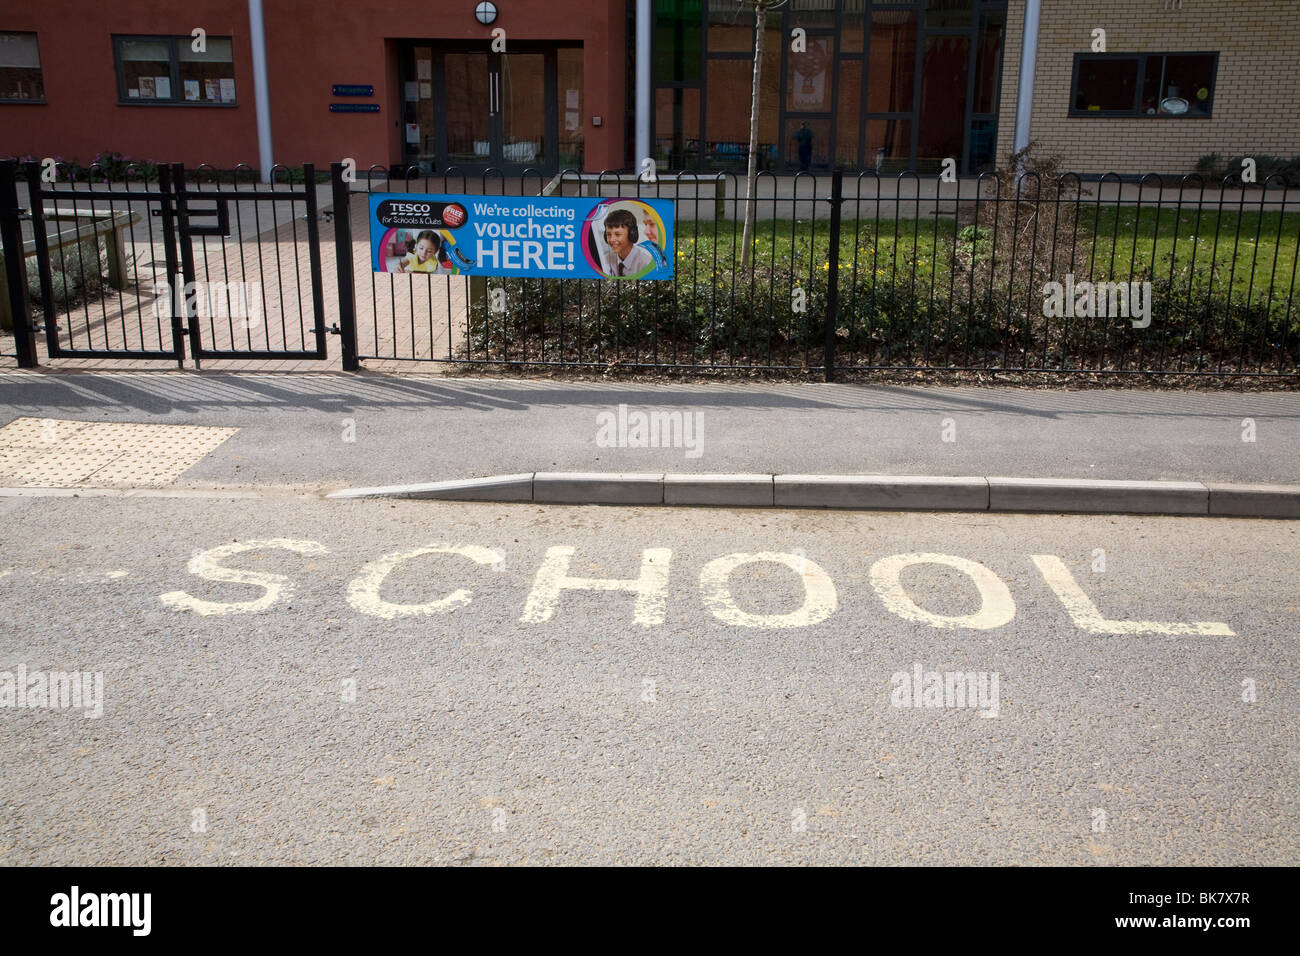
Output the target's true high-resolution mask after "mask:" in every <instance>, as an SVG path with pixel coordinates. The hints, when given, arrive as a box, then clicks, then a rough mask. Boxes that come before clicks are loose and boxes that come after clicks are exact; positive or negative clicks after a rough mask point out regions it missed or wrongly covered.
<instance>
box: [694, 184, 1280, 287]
mask: <svg viewBox="0 0 1300 956" xmlns="http://www.w3.org/2000/svg"><path fill="white" fill-rule="evenodd" d="M1004 213H1005V214H1006V215H1003V216H1002V217H1001V218H1000V219H999V222H998V230H999V233H1000V234H1001V233H1002V232H1003V230H1006V229H1010V228H1011V226H1012V223H1011V222H1010V220H1009V216H1010V213H1011V209H1010V207H1007V208H1006V209H1005V210H1004ZM1021 228H1022V229H1023V228H1024V223H1023V222H1022V223H1021ZM741 229H742V225H741V223H739V222H733V221H730V220H722V221H717V222H706V221H684V222H679V223H678V224H677V230H676V243H677V273H678V282H679V283H682V282H686V283H692V284H695V283H699V282H702V281H708V279H709V276H710V273H711V272H714V271H715V270H716V272H717V273H718V274H719V275H720V276H725V277H726V278H727V279H728V280H730V278H731V272H732V270H733V268H734V265H735V264H736V263H737V262H738V261H739V250H740V242H741ZM829 231H830V224H829V221H828V220H826V219H818V220H816V221H809V220H799V221H795V220H789V219H784V220H773V219H768V220H760V221H759V222H758V223H756V225H755V236H754V261H755V264H756V265H757V266H759V267H760V268H763V269H765V270H766V271H769V272H772V273H775V274H776V275H778V276H780V275H788V276H790V277H792V278H793V279H798V277H800V276H806V275H809V274H811V273H813V272H816V271H823V272H824V271H827V269H828V264H829V263H828V259H829V250H830V241H829ZM969 235H970V234H969V233H966V236H965V237H966V238H969ZM959 236H961V229H960V227H958V226H957V225H956V223H955V222H954V220H952V219H897V220H895V219H888V220H879V221H877V220H870V219H862V220H845V221H844V223H843V226H842V232H841V237H840V268H841V270H843V273H846V274H847V275H844V278H848V276H850V275H852V274H854V273H856V274H857V275H858V276H859V280H860V281H862V280H865V279H867V278H868V277H869V275H870V274H871V273H872V272H874V273H875V275H876V276H877V278H878V280H879V281H882V282H893V281H901V282H907V283H909V284H910V283H911V282H912V281H913V277H915V281H916V282H917V283H918V284H920V285H924V286H928V285H929V283H930V282H931V280H932V278H933V281H934V283H935V285H936V286H937V287H939V288H944V287H946V286H947V284H948V282H949V280H950V278H951V276H950V272H951V268H950V262H951V252H952V249H953V246H954V243H956V242H958V241H960V239H959ZM1094 237H1095V241H1094ZM1298 237H1300V213H1286V214H1283V213H1278V212H1265V213H1262V214H1261V213H1260V212H1258V211H1254V212H1252V211H1250V210H1245V211H1241V212H1238V211H1237V210H1230V209H1226V208H1225V209H1224V211H1223V212H1222V213H1220V212H1219V211H1218V208H1217V206H1213V205H1209V204H1207V205H1206V206H1205V207H1203V208H1202V209H1201V210H1200V211H1199V212H1198V211H1197V210H1196V209H1195V208H1190V209H1189V208H1184V209H1182V210H1178V209H1174V208H1162V209H1161V210H1160V211H1159V215H1158V216H1157V211H1156V209H1155V208H1154V207H1144V208H1142V209H1141V210H1138V209H1136V208H1134V207H1123V208H1121V209H1116V208H1114V207H1110V208H1103V209H1100V210H1098V209H1096V208H1090V207H1088V206H1087V205H1086V204H1083V205H1081V206H1080V207H1079V214H1078V222H1077V224H1076V228H1075V234H1074V240H1073V241H1074V242H1076V243H1078V247H1079V248H1080V249H1083V250H1085V251H1086V250H1087V249H1088V248H1089V244H1091V247H1092V255H1091V259H1090V262H1091V266H1092V272H1093V278H1094V279H1096V280H1098V281H1100V280H1120V281H1125V280H1128V279H1129V278H1130V277H1132V278H1134V279H1141V278H1142V277H1143V276H1144V275H1146V274H1147V270H1149V269H1150V268H1151V267H1152V264H1153V263H1154V265H1155V277H1156V278H1157V279H1160V278H1166V279H1167V278H1168V277H1169V275H1170V272H1171V269H1172V270H1174V271H1177V270H1181V269H1183V268H1188V267H1190V268H1192V269H1193V270H1194V271H1195V273H1196V274H1197V277H1198V280H1201V279H1204V278H1208V273H1209V268H1210V263H1211V261H1213V263H1214V276H1213V278H1214V287H1215V289H1216V290H1219V291H1220V292H1221V291H1222V290H1223V288H1224V286H1225V284H1227V283H1228V282H1229V281H1230V282H1231V286H1232V296H1233V299H1234V301H1245V299H1246V297H1247V296H1248V295H1249V296H1250V298H1251V299H1252V300H1254V301H1256V302H1261V301H1264V300H1265V299H1266V298H1267V296H1268V293H1269V288H1270V286H1271V287H1272V294H1273V299H1274V302H1277V301H1279V300H1282V301H1285V300H1286V298H1287V296H1288V295H1290V292H1291V288H1292V282H1293V280H1294V278H1295V275H1296V271H1297V270H1296V265H1297V262H1296V253H1297V247H1298V245H1300V243H1298V242H1297V239H1298ZM1031 239H1032V227H1029V230H1028V232H1024V233H1022V238H1021V240H1020V241H1021V242H1022V243H1023V245H1022V246H1021V247H1020V252H1021V254H1022V255H1027V254H1028V249H1029V246H1030V242H1031ZM1070 241H1071V237H1070V234H1069V233H1068V232H1067V231H1064V230H1063V231H1062V232H1061V234H1060V235H1059V236H1058V238H1057V243H1058V249H1059V250H1060V251H1061V253H1064V251H1065V249H1066V248H1067V246H1068V244H1069V243H1070ZM962 245H963V247H964V248H965V249H967V250H969V248H970V246H969V243H968V242H963V243H962ZM1040 248H1045V249H1046V250H1048V251H1050V243H1048V244H1046V245H1045V246H1040ZM991 251H992V250H991V244H989V243H983V244H981V249H980V250H979V251H978V254H979V255H980V256H981V257H987V256H988V255H989V254H990V253H991ZM999 254H1000V255H1004V254H1005V252H1000V253H999ZM1171 256H1172V257H1173V258H1172V259H1171ZM715 257H716V258H715ZM1040 267H1041V262H1040ZM1087 277H1088V276H1087V275H1086V274H1084V275H1080V276H1077V277H1076V278H1077V279H1080V280H1082V279H1085V278H1087ZM956 278H957V281H960V280H961V278H962V277H961V275H958V276H957V277H956Z"/></svg>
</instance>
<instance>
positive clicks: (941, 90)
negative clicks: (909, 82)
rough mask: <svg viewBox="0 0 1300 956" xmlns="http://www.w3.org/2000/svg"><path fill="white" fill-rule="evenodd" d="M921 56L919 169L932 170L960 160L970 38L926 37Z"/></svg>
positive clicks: (917, 145) (943, 35) (923, 170)
mask: <svg viewBox="0 0 1300 956" xmlns="http://www.w3.org/2000/svg"><path fill="white" fill-rule="evenodd" d="M922 57H923V58H922V62H921V108H920V110H919V111H918V113H917V123H918V124H919V125H918V127H917V128H918V130H919V132H920V136H919V138H918V139H917V144H916V169H917V172H929V171H931V170H938V169H939V168H940V165H941V163H942V161H943V160H945V159H949V158H951V159H956V160H957V161H958V162H959V163H960V161H961V155H962V143H963V141H964V136H963V128H964V127H965V124H966V78H967V76H968V75H969V73H970V37H969V36H960V35H959V36H953V35H945V34H939V35H932V36H927V37H926V38H925V46H924V53H923V54H922Z"/></svg>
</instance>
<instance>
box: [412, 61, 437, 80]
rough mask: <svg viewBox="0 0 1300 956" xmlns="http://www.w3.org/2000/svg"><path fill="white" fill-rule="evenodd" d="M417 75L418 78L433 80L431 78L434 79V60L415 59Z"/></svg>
mask: <svg viewBox="0 0 1300 956" xmlns="http://www.w3.org/2000/svg"><path fill="white" fill-rule="evenodd" d="M415 77H416V79H418V80H431V79H433V61H432V60H416V61H415Z"/></svg>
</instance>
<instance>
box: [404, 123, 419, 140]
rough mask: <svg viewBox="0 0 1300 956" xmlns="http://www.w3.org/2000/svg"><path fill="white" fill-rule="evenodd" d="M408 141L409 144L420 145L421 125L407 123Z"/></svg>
mask: <svg viewBox="0 0 1300 956" xmlns="http://www.w3.org/2000/svg"><path fill="white" fill-rule="evenodd" d="M406 141H407V142H408V143H419V142H420V124H419V123H407V124H406Z"/></svg>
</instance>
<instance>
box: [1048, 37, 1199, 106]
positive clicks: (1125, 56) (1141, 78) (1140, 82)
mask: <svg viewBox="0 0 1300 956" xmlns="http://www.w3.org/2000/svg"><path fill="white" fill-rule="evenodd" d="M1171 56H1208V57H1211V58H1212V60H1213V63H1212V65H1211V67H1210V95H1209V97H1208V98H1207V99H1206V101H1205V112H1204V113H1192V112H1190V111H1189V112H1187V113H1162V112H1160V111H1159V110H1157V111H1156V112H1155V113H1144V112H1142V92H1143V86H1144V84H1145V83H1146V75H1147V61H1148V60H1149V59H1151V58H1152V57H1165V58H1167V57H1171ZM1102 60H1136V61H1137V83H1136V84H1135V86H1134V88H1133V106H1132V108H1131V109H1127V110H1081V109H1079V108H1078V107H1077V106H1076V105H1075V104H1076V103H1077V102H1078V95H1079V68H1080V67H1081V66H1082V64H1083V63H1084V62H1094V63H1095V62H1098V61H1102ZM1162 75H1163V71H1162ZM1218 82H1219V53H1218V51H1217V50H1214V51H1211V50H1170V51H1167V52H1160V53H1076V54H1075V55H1074V68H1073V69H1072V70H1071V72H1070V103H1069V111H1068V115H1069V116H1084V117H1092V118H1102V119H1107V118H1109V119H1149V120H1206V119H1210V118H1211V117H1213V115H1214V88H1215V87H1216V86H1217V85H1218Z"/></svg>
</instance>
